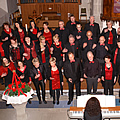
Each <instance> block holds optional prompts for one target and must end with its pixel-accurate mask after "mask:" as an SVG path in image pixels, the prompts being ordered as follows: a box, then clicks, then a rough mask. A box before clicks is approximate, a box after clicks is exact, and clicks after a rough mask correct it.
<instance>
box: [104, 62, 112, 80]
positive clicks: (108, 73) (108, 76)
mask: <svg viewBox="0 0 120 120" xmlns="http://www.w3.org/2000/svg"><path fill="white" fill-rule="evenodd" d="M112 73H113V67H112V63H111V67H110V68H109V69H108V68H107V66H106V63H105V80H112Z"/></svg>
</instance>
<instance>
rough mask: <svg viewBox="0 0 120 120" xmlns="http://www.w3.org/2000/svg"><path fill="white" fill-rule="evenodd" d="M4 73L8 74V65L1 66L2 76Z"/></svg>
mask: <svg viewBox="0 0 120 120" xmlns="http://www.w3.org/2000/svg"><path fill="white" fill-rule="evenodd" d="M3 73H6V74H8V68H7V67H3V66H0V76H1V75H2V74H3Z"/></svg>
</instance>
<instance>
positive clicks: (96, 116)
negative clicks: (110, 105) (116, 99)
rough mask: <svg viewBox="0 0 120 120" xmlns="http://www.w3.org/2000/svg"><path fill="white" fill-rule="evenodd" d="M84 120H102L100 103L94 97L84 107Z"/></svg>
mask: <svg viewBox="0 0 120 120" xmlns="http://www.w3.org/2000/svg"><path fill="white" fill-rule="evenodd" d="M84 120H102V113H101V106H100V102H99V100H98V99H97V98H96V97H91V98H90V99H89V100H88V101H87V103H86V106H85V110H84Z"/></svg>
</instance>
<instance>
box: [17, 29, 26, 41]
mask: <svg viewBox="0 0 120 120" xmlns="http://www.w3.org/2000/svg"><path fill="white" fill-rule="evenodd" d="M18 32H19V31H18ZM19 35H20V40H21V43H23V42H24V41H23V39H24V36H25V34H24V31H23V30H22V32H19Z"/></svg>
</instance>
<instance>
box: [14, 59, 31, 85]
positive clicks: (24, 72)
mask: <svg viewBox="0 0 120 120" xmlns="http://www.w3.org/2000/svg"><path fill="white" fill-rule="evenodd" d="M17 66H18V67H17V69H16V73H17V75H18V77H20V80H21V81H22V82H25V83H28V84H29V85H30V84H31V77H30V70H29V69H28V67H27V66H26V65H24V63H23V62H22V61H20V60H18V61H17Z"/></svg>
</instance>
